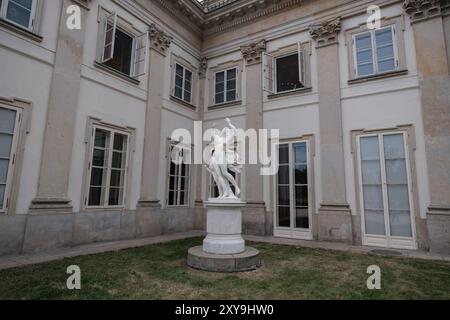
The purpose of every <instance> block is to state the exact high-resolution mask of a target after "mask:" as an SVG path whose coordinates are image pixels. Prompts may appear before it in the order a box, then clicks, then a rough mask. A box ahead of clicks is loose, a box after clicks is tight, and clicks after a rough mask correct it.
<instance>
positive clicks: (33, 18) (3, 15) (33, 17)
mask: <svg viewBox="0 0 450 320" xmlns="http://www.w3.org/2000/svg"><path fill="white" fill-rule="evenodd" d="M10 1H11V0H3V1H2V3H1V8H0V18H1V19H3V20H5V21H7V22H8V23H11V24H12V25H14V26H16V27H18V28H21V29H24V30H27V31H29V32H33V29H34V24H35V21H36V13H37V11H38V0H31V1H32V4H31V11H30V19H29V21H28V27H24V26H23V25H21V24H19V23H17V22H15V21H12V20H10V19H8V18H7V17H6V13H7V11H8V4H9V3H10ZM12 1H13V2H14V0H12Z"/></svg>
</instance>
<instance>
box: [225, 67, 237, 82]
mask: <svg viewBox="0 0 450 320" xmlns="http://www.w3.org/2000/svg"><path fill="white" fill-rule="evenodd" d="M230 79H236V69H231V70H228V71H227V80H230Z"/></svg>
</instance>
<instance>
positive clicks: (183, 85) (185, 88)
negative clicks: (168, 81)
mask: <svg viewBox="0 0 450 320" xmlns="http://www.w3.org/2000/svg"><path fill="white" fill-rule="evenodd" d="M173 95H174V96H175V97H177V98H178V99H181V100H183V101H185V102H187V103H192V72H191V71H190V70H188V69H186V68H185V67H183V66H182V65H180V64H178V63H177V64H176V65H175V83H174V90H173Z"/></svg>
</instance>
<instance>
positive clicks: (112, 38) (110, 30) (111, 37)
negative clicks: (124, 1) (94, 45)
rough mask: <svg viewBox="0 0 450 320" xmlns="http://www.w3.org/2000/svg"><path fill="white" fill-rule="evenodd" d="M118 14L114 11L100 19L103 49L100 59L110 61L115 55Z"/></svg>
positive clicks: (100, 36)
mask: <svg viewBox="0 0 450 320" xmlns="http://www.w3.org/2000/svg"><path fill="white" fill-rule="evenodd" d="M116 28H117V14H116V13H112V14H110V15H109V16H106V17H104V18H103V19H102V20H100V30H99V38H100V41H101V46H100V48H101V51H100V53H99V58H100V59H99V61H100V62H101V63H105V62H108V61H109V60H111V59H112V58H113V57H114V45H115V42H116Z"/></svg>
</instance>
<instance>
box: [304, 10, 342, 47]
mask: <svg viewBox="0 0 450 320" xmlns="http://www.w3.org/2000/svg"><path fill="white" fill-rule="evenodd" d="M340 31H341V18H340V17H338V18H336V19H333V20H329V21H325V22H321V23H319V24H315V25H312V26H310V27H309V34H310V35H311V38H313V40H314V41H316V43H317V48H320V47H324V46H327V45H330V44H335V43H337V41H338V35H339V32H340Z"/></svg>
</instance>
